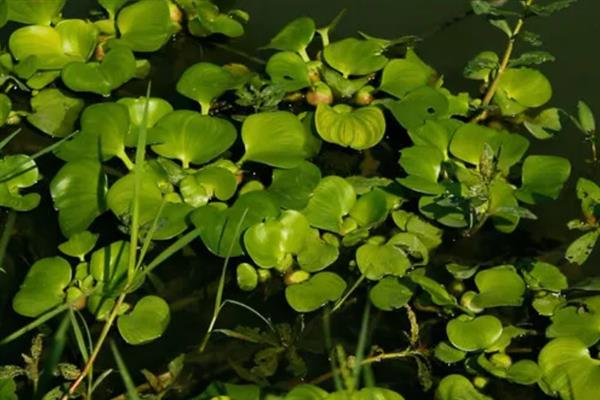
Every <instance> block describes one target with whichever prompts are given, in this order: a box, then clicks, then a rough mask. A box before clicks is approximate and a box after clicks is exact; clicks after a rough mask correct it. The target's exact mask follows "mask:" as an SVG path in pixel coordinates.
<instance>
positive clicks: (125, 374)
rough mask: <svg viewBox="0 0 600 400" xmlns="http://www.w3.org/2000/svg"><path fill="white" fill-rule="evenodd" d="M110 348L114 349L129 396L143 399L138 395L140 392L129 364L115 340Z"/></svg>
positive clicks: (137, 399) (135, 399)
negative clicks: (126, 363)
mask: <svg viewBox="0 0 600 400" xmlns="http://www.w3.org/2000/svg"><path fill="white" fill-rule="evenodd" d="M110 348H111V350H112V353H113V356H114V357H115V361H116V362H117V367H118V368H119V374H120V375H121V378H122V379H123V383H124V384H125V389H127V396H128V397H129V398H130V399H131V400H141V399H140V396H139V395H138V392H137V390H136V388H135V384H134V383H133V379H131V375H130V374H129V371H128V370H127V366H126V365H125V362H124V361H123V358H122V357H121V353H120V352H119V349H118V348H117V345H116V344H115V342H114V341H112V340H111V341H110Z"/></svg>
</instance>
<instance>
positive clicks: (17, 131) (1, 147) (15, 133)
mask: <svg viewBox="0 0 600 400" xmlns="http://www.w3.org/2000/svg"><path fill="white" fill-rule="evenodd" d="M20 132H21V128H19V129H17V130H16V131H14V132H13V133H11V134H10V135H8V136H7V137H5V138H4V139H3V140H2V141H1V142H0V150H2V149H3V148H4V147H6V145H7V144H9V143H10V141H11V140H13V139H14V138H15V136H17V135H18V134H19V133H20Z"/></svg>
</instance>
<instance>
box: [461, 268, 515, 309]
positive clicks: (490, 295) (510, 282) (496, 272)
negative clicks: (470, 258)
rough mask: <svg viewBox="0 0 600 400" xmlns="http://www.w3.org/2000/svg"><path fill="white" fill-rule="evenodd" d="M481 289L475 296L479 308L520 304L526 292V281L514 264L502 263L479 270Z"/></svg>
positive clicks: (478, 284) (478, 287) (478, 276)
mask: <svg viewBox="0 0 600 400" xmlns="http://www.w3.org/2000/svg"><path fill="white" fill-rule="evenodd" d="M475 285H477V289H478V290H479V294H477V295H476V296H475V297H474V298H473V305H475V306H476V307H478V308H491V307H501V306H520V305H521V304H522V303H523V295H524V294H525V282H524V281H523V279H522V278H521V276H520V275H519V274H518V273H517V271H516V270H515V267H513V266H512V265H500V266H498V267H494V268H489V269H486V270H483V271H479V272H478V273H477V275H475Z"/></svg>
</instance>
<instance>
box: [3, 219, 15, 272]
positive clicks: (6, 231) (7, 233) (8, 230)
mask: <svg viewBox="0 0 600 400" xmlns="http://www.w3.org/2000/svg"><path fill="white" fill-rule="evenodd" d="M16 220H17V213H16V212H15V211H14V210H10V211H9V212H8V214H7V216H6V222H5V223H4V228H3V229H2V237H0V270H2V271H4V270H3V269H2V266H3V265H4V257H6V249H7V248H8V243H9V242H10V238H11V236H12V232H13V229H14V228H15V222H16Z"/></svg>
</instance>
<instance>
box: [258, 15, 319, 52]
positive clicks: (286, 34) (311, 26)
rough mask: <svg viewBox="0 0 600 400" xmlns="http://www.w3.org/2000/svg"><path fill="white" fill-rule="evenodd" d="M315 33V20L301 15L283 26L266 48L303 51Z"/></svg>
mask: <svg viewBox="0 0 600 400" xmlns="http://www.w3.org/2000/svg"><path fill="white" fill-rule="evenodd" d="M314 35H315V21H313V19H312V18H308V17H300V18H297V19H295V20H293V21H291V22H289V23H288V24H287V25H286V26H284V27H283V29H282V30H281V31H279V33H277V35H275V37H274V38H273V39H271V41H270V42H269V44H268V45H266V46H265V48H268V49H276V50H281V51H294V52H297V53H301V52H303V51H304V49H305V48H306V47H307V46H308V44H309V43H310V42H311V41H312V39H313V36H314Z"/></svg>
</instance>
